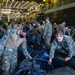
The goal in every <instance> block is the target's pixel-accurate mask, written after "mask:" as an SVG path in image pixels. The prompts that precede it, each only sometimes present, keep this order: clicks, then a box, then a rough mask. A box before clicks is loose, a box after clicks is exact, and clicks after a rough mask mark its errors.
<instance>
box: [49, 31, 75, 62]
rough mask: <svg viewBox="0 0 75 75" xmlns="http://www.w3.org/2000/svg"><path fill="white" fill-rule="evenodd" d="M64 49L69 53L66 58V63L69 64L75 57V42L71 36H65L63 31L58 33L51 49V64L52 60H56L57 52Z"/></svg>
mask: <svg viewBox="0 0 75 75" xmlns="http://www.w3.org/2000/svg"><path fill="white" fill-rule="evenodd" d="M58 48H59V49H61V48H62V49H64V51H67V52H68V53H67V54H68V56H67V57H65V58H64V61H65V62H68V61H70V60H71V59H72V57H73V56H75V42H74V41H73V39H72V38H71V37H70V36H67V35H63V33H62V32H61V31H59V32H57V33H56V39H55V40H54V41H53V43H52V46H51V49H50V56H49V63H51V62H52V59H53V58H55V57H54V54H55V50H58ZM71 62H72V61H71Z"/></svg>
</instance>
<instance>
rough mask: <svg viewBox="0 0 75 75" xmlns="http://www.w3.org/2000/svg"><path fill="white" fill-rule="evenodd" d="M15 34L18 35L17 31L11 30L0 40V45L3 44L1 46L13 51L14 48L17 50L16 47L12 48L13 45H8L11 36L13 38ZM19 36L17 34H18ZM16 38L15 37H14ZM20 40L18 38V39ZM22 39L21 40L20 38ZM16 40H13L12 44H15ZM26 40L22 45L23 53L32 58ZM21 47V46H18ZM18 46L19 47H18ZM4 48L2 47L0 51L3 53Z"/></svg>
mask: <svg viewBox="0 0 75 75" xmlns="http://www.w3.org/2000/svg"><path fill="white" fill-rule="evenodd" d="M14 33H17V30H16V29H9V30H8V31H7V32H6V34H5V35H4V36H3V37H2V39H1V40H0V44H1V46H3V47H9V48H11V49H13V48H15V47H13V48H12V46H11V45H9V46H8V45H7V43H8V40H9V39H10V38H11V37H10V36H12V35H13V34H14ZM16 35H17V34H16ZM13 36H14V35H13ZM17 39H18V38H17ZM19 39H20V38H19ZM13 41H14V40H11V43H12V42H13ZM26 43H27V42H26V40H24V41H22V42H21V43H20V44H22V51H23V53H24V55H25V56H26V57H30V54H29V53H28V51H27V45H26ZM12 44H13V43H12ZM15 45H16V44H14V46H15ZM18 46H19V45H18ZM18 46H17V47H18ZM3 47H2V49H0V51H2V52H3V50H4V49H3ZM16 49H17V48H16Z"/></svg>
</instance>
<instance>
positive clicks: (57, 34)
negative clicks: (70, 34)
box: [56, 31, 63, 42]
mask: <svg viewBox="0 0 75 75" xmlns="http://www.w3.org/2000/svg"><path fill="white" fill-rule="evenodd" d="M56 39H57V41H58V42H62V40H63V32H61V31H58V32H57V33H56Z"/></svg>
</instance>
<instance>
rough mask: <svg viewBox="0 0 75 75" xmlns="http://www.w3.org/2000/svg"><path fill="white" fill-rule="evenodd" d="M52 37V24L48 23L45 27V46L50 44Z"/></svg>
mask: <svg viewBox="0 0 75 75" xmlns="http://www.w3.org/2000/svg"><path fill="white" fill-rule="evenodd" d="M51 36H52V24H51V23H50V22H49V21H48V22H47V23H46V25H45V31H44V37H45V42H46V44H48V45H49V44H50V41H51Z"/></svg>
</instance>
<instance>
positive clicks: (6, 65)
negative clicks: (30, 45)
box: [2, 27, 31, 75]
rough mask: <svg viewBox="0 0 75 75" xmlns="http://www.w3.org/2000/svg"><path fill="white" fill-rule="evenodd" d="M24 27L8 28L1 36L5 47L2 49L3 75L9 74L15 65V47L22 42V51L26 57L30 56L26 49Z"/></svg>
mask: <svg viewBox="0 0 75 75" xmlns="http://www.w3.org/2000/svg"><path fill="white" fill-rule="evenodd" d="M25 36H26V30H25V27H24V28H22V29H20V30H18V31H17V30H14V29H10V30H8V31H7V33H6V35H5V36H4V37H3V38H2V41H3V43H4V46H5V49H4V50H3V63H2V64H3V65H2V69H3V75H11V73H12V71H13V70H14V69H15V68H16V66H17V58H18V56H17V49H18V47H19V46H20V44H22V51H23V53H24V55H25V57H26V58H31V56H30V54H29V53H28V51H27V41H26V37H25Z"/></svg>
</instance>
